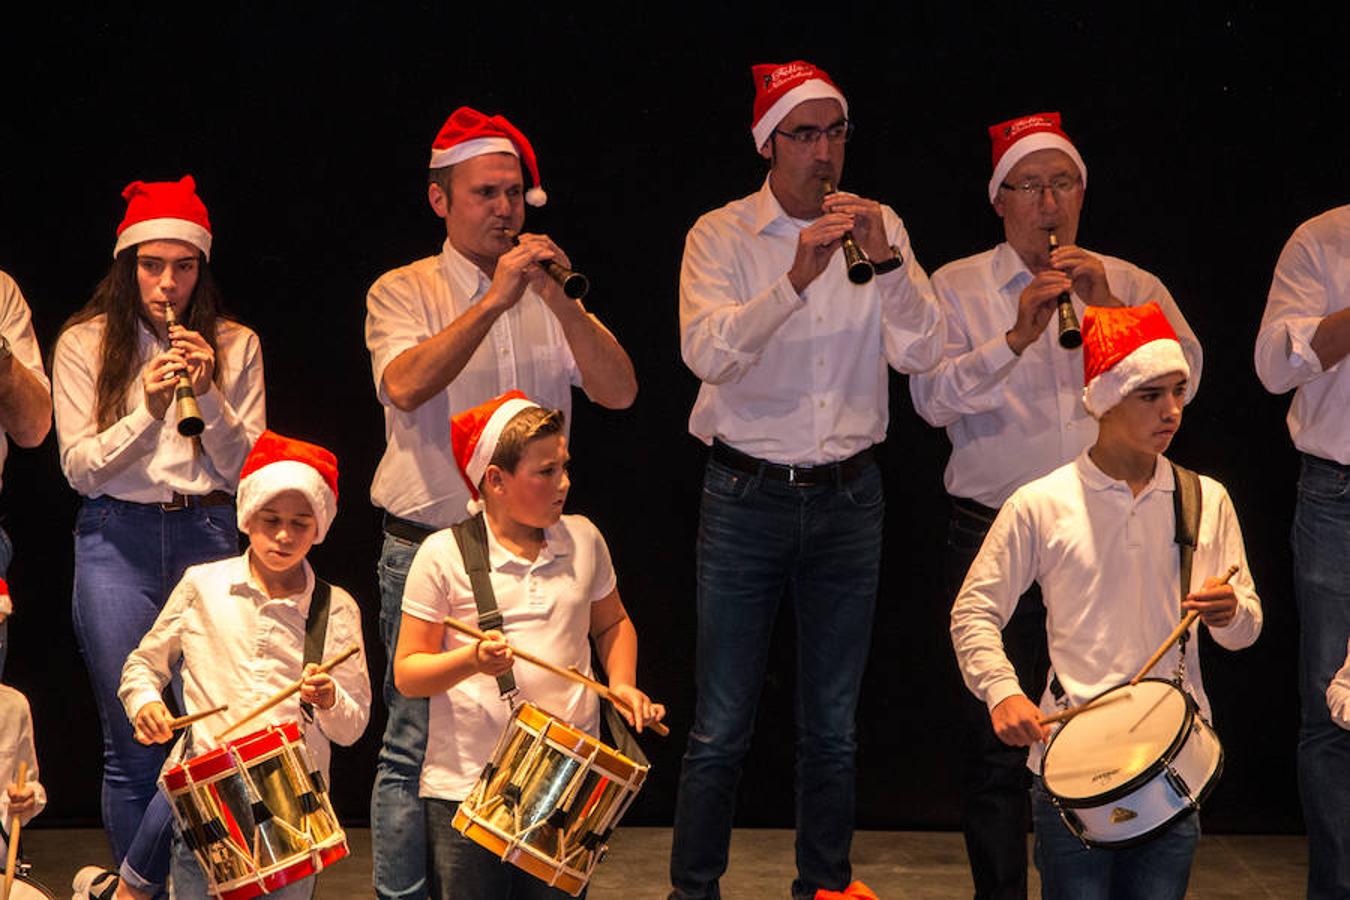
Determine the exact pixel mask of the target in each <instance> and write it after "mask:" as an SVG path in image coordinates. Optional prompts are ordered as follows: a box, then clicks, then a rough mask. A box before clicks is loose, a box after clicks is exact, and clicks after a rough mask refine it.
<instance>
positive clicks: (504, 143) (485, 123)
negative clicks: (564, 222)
mask: <svg viewBox="0 0 1350 900" xmlns="http://www.w3.org/2000/svg"><path fill="white" fill-rule="evenodd" d="M484 153H510V154H511V155H512V156H515V157H517V158H519V159H520V160H521V162H523V163H524V164H525V168H526V169H528V170H529V172H530V180H532V181H533V182H534V187H532V188H530V189H529V190H528V191H526V192H525V202H526V203H528V204H530V205H531V206H543V205H544V204H545V203H547V202H548V194H546V193H544V189H543V187H542V186H541V185H540V183H539V161H538V160H537V159H535V156H534V147H532V146H531V145H530V142H529V140H527V139H526V137H525V135H524V134H522V133H521V131H520V129H519V128H517V127H516V126H514V125H512V124H511V123H510V122H508V121H506V117H505V116H486V115H483V114H482V113H480V112H479V111H478V110H476V109H471V108H469V107H467V106H461V107H460V108H459V109H457V110H455V111H454V112H452V113H451V114H450V118H448V119H446V120H445V124H444V125H442V126H441V130H440V132H439V133H437V135H436V140H434V141H432V142H431V165H430V166H429V168H432V169H439V168H442V167H444V166H452V165H454V164H455V163H459V162H464V160H466V159H473V158H474V157H475V156H482V155H483V154H484Z"/></svg>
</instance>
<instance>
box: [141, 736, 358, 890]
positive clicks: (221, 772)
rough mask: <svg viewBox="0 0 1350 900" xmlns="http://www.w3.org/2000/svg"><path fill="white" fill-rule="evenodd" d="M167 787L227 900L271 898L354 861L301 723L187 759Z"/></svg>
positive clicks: (166, 779) (189, 839)
mask: <svg viewBox="0 0 1350 900" xmlns="http://www.w3.org/2000/svg"><path fill="white" fill-rule="evenodd" d="M160 788H161V789H162V790H163V791H164V793H165V794H166V795H167V796H168V798H169V804H170V805H171V806H172V807H173V812H174V818H175V819H177V821H178V826H179V828H180V829H181V830H182V834H183V840H184V842H185V843H186V844H187V845H188V847H189V848H190V849H191V850H192V852H193V855H194V856H196V857H197V862H198V863H200V864H201V867H202V870H203V871H204V872H205V873H206V877H207V881H208V882H209V884H210V890H211V893H212V895H214V896H218V897H220V898H222V900H249V898H251V897H257V896H259V895H261V894H267V893H271V892H272V891H275V890H279V889H280V888H283V887H285V886H286V885H288V884H292V883H294V882H296V881H299V880H300V879H302V878H308V877H309V876H310V875H314V874H317V873H318V872H319V871H320V870H321V869H323V868H324V867H325V866H328V865H331V864H333V863H335V862H337V861H338V860H339V859H342V858H343V857H344V856H346V855H347V836H346V834H345V833H343V831H342V828H341V826H340V825H338V821H337V816H335V815H334V814H333V807H332V804H331V803H330V802H329V799H328V790H327V785H325V784H324V780H323V776H322V775H321V774H320V773H319V772H317V771H315V769H314V767H313V765H311V764H310V761H309V754H308V753H307V752H306V750H305V743H304V740H303V738H302V737H301V731H300V726H299V725H297V724H296V723H294V722H287V723H285V724H283V725H277V726H270V727H268V728H265V729H263V730H262V731H256V732H254V733H253V734H250V735H246V736H245V737H241V738H239V739H237V740H233V741H230V742H229V743H228V744H226V745H225V746H223V747H217V748H216V749H214V750H209V751H207V752H206V753H203V754H201V755H200V756H196V757H193V758H192V759H189V760H186V761H185V762H183V763H182V764H181V765H177V766H174V767H173V768H172V769H170V770H169V771H168V772H166V773H165V774H164V776H163V777H162V778H161V779H160Z"/></svg>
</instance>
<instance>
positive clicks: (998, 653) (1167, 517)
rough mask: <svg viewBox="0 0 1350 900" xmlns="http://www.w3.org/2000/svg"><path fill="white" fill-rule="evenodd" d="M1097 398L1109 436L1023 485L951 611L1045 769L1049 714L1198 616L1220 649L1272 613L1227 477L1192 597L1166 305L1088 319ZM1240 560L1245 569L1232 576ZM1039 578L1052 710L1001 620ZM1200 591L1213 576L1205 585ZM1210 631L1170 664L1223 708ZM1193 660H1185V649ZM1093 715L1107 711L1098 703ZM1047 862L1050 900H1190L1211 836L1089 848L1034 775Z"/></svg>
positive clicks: (1243, 641) (1016, 738) (1252, 633)
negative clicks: (1023, 674) (1210, 669)
mask: <svg viewBox="0 0 1350 900" xmlns="http://www.w3.org/2000/svg"><path fill="white" fill-rule="evenodd" d="M1083 338H1084V345H1083V354H1084V373H1085V381H1086V386H1085V388H1084V391H1083V402H1084V405H1085V406H1086V407H1087V409H1088V411H1089V412H1090V413H1091V414H1092V415H1093V417H1094V418H1096V419H1097V423H1098V435H1097V440H1096V442H1095V443H1094V444H1093V445H1092V446H1091V447H1090V448H1088V449H1087V450H1086V451H1084V452H1083V453H1082V454H1081V455H1080V456H1079V457H1078V458H1077V459H1076V460H1074V461H1073V462H1071V463H1069V464H1067V465H1065V466H1062V467H1060V468H1058V469H1056V470H1055V471H1053V472H1051V473H1050V474H1049V475H1046V476H1045V477H1043V478H1040V479H1037V480H1036V481H1033V482H1031V483H1029V484H1027V485H1026V486H1024V487H1023V488H1021V489H1019V490H1018V491H1016V492H1015V493H1014V494H1013V495H1012V497H1011V499H1009V500H1008V502H1007V503H1006V504H1005V505H1004V506H1003V508H1002V510H1000V512H999V514H998V517H997V519H995V521H994V524H993V527H992V528H991V529H990V531H989V535H988V537H986V539H985V541H984V544H983V545H982V546H981V548H980V552H979V555H978V556H977V557H976V559H975V562H974V564H973V565H972V566H971V568H970V572H969V574H968V575H967V576H966V580H965V583H964V584H963V585H962V588H961V592H960V594H959V595H958V596H957V599H956V603H955V605H954V606H953V608H952V626H951V631H952V643H953V645H954V647H955V649H956V656H957V661H958V662H959V664H960V667H961V672H962V676H963V677H964V678H965V681H966V685H967V686H968V687H969V688H970V690H971V691H972V692H973V693H974V694H975V695H976V696H978V697H979V698H980V699H982V700H984V701H985V703H986V704H987V705H988V707H989V711H990V716H991V718H992V721H993V726H994V731H995V732H996V733H997V734H998V736H999V738H1000V739H1001V740H1002V741H1004V742H1005V743H1007V744H1010V745H1013V746H1029V747H1030V748H1031V753H1030V756H1029V759H1028V766H1029V767H1030V768H1031V770H1032V772H1033V773H1036V774H1037V775H1038V776H1039V773H1040V767H1041V758H1042V756H1043V754H1044V751H1045V746H1044V742H1045V741H1047V740H1048V739H1049V738H1050V735H1051V729H1050V728H1049V727H1047V726H1046V725H1045V724H1044V723H1043V720H1044V719H1045V717H1047V716H1049V715H1051V714H1053V713H1055V712H1056V711H1057V710H1058V709H1060V708H1066V709H1067V708H1073V707H1078V706H1080V705H1081V704H1083V703H1084V702H1086V701H1088V700H1090V699H1092V698H1093V697H1095V696H1096V695H1098V694H1099V693H1101V692H1103V691H1106V690H1108V689H1110V688H1113V687H1116V686H1118V685H1121V684H1124V683H1125V682H1128V681H1130V679H1131V678H1133V677H1134V676H1135V675H1136V673H1137V672H1138V671H1139V668H1140V666H1142V665H1143V664H1144V663H1145V661H1146V660H1148V659H1149V658H1150V656H1151V655H1152V654H1153V652H1154V650H1155V649H1156V648H1157V647H1158V646H1159V645H1160V644H1161V643H1163V642H1164V641H1165V639H1167V638H1168V636H1169V634H1170V633H1171V632H1172V631H1173V630H1174V629H1175V628H1176V626H1177V624H1178V622H1179V621H1180V620H1181V618H1182V617H1183V616H1184V615H1185V614H1186V613H1187V612H1189V611H1191V610H1195V611H1198V612H1199V615H1200V619H1201V620H1202V621H1204V623H1205V625H1206V627H1207V628H1208V629H1209V632H1210V634H1211V636H1212V637H1213V638H1214V640H1215V642H1216V643H1218V644H1219V645H1220V646H1222V647H1225V648H1227V649H1229V650H1237V649H1240V648H1242V647H1246V646H1248V645H1250V644H1251V643H1252V642H1253V641H1255V640H1256V637H1257V635H1258V634H1259V633H1260V630H1261V607H1260V603H1259V600H1258V598H1257V595H1256V589H1255V587H1254V586H1253V584H1252V579H1251V573H1250V571H1249V570H1248V567H1247V559H1246V551H1245V549H1244V548H1243V543H1242V533H1241V531H1240V530H1239V528H1238V522H1237V516H1236V515H1235V513H1234V512H1233V507H1232V503H1231V501H1230V500H1229V498H1228V494H1227V492H1226V491H1225V490H1224V487H1223V485H1221V484H1219V483H1218V482H1217V481H1215V480H1213V479H1211V478H1207V477H1204V476H1201V477H1200V478H1199V485H1200V520H1199V534H1198V537H1197V540H1196V545H1195V548H1194V555H1193V559H1192V569H1191V571H1192V577H1191V581H1190V583H1189V584H1188V585H1187V586H1186V588H1187V591H1188V593H1187V594H1186V599H1185V600H1184V602H1180V601H1179V599H1178V598H1179V597H1180V596H1181V590H1180V580H1179V579H1180V571H1181V563H1180V553H1179V551H1178V547H1179V546H1180V545H1179V544H1178V543H1177V542H1176V539H1177V536H1178V533H1179V532H1178V529H1177V523H1176V516H1175V514H1174V508H1175V507H1174V492H1175V491H1177V490H1179V489H1180V487H1181V485H1180V484H1178V482H1177V478H1178V477H1182V478H1189V477H1190V476H1189V473H1185V472H1182V473H1176V472H1174V469H1173V466H1172V465H1171V464H1169V463H1168V461H1167V459H1166V458H1165V457H1164V456H1163V455H1162V454H1163V452H1164V451H1165V450H1166V449H1167V447H1168V445H1169V444H1170V443H1171V441H1172V437H1173V436H1174V435H1175V434H1176V431H1177V428H1178V427H1179V426H1180V424H1181V413H1182V405H1183V403H1184V402H1185V398H1186V382H1187V378H1188V375H1189V367H1188V365H1187V362H1186V358H1185V356H1184V355H1183V354H1182V352H1181V345H1180V344H1179V343H1178V341H1177V338H1176V333H1175V332H1174V331H1173V330H1172V327H1171V326H1170V325H1169V324H1168V323H1167V320H1166V319H1165V318H1164V317H1163V314H1162V312H1161V311H1160V310H1159V308H1158V306H1157V305H1156V304H1153V303H1148V304H1145V305H1143V306H1139V307H1122V308H1114V307H1111V308H1108V307H1089V308H1088V310H1087V313H1086V315H1085V316H1084V317H1083ZM1230 564H1236V565H1237V566H1238V571H1237V572H1236V574H1235V575H1234V576H1233V577H1232V579H1231V581H1229V582H1227V583H1222V580H1223V576H1224V575H1225V573H1226V571H1227V570H1228V568H1229V566H1230ZM1033 581H1036V582H1038V583H1039V584H1040V587H1041V591H1042V593H1043V595H1044V598H1045V606H1046V610H1047V618H1046V630H1047V637H1048V641H1049V648H1050V660H1051V667H1052V676H1053V677H1052V678H1051V679H1050V683H1049V685H1047V687H1046V689H1045V691H1044V692H1043V694H1042V696H1041V698H1040V706H1039V707H1038V706H1037V705H1036V703H1034V702H1032V701H1031V700H1030V699H1029V698H1028V697H1027V696H1026V695H1025V694H1023V693H1022V691H1021V688H1020V687H1019V686H1018V681H1017V675H1016V673H1015V672H1014V671H1013V668H1012V666H1011V665H1010V664H1009V662H1008V660H1007V657H1006V656H1005V655H1004V652H1003V645H1002V640H1001V636H1000V630H1001V629H1002V627H1003V625H1004V623H1006V622H1007V621H1008V619H1009V617H1010V616H1011V615H1012V612H1013V610H1014V608H1015V607H1016V604H1017V598H1018V597H1019V596H1020V595H1021V594H1022V592H1023V591H1025V590H1026V589H1027V588H1028V587H1029V586H1030V585H1031V583H1032V582H1033ZM1195 585H1202V586H1201V587H1199V588H1195ZM1197 643H1198V642H1197V641H1195V640H1189V641H1185V642H1184V643H1183V644H1181V645H1179V646H1180V647H1181V649H1178V648H1177V647H1172V648H1170V649H1168V651H1167V652H1166V653H1165V654H1164V655H1163V657H1162V659H1161V661H1160V662H1159V663H1158V664H1157V667H1156V674H1157V675H1159V676H1161V677H1168V676H1171V675H1172V674H1173V673H1179V674H1181V675H1182V677H1183V682H1182V686H1183V687H1184V689H1185V690H1186V692H1187V693H1189V694H1190V695H1191V696H1192V697H1193V698H1194V699H1195V701H1196V702H1197V703H1198V705H1199V709H1200V712H1201V714H1202V715H1204V716H1205V718H1206V719H1208V718H1209V715H1210V712H1209V701H1208V698H1207V697H1206V696H1205V690H1204V684H1203V682H1202V680H1201V677H1200V658H1199V652H1198V648H1197ZM1183 656H1184V659H1183V658H1182V657H1183ZM1088 715H1092V713H1091V712H1089V713H1088ZM1032 805H1033V814H1034V819H1035V831H1036V847H1035V859H1036V866H1037V868H1038V869H1039V870H1040V873H1041V893H1042V897H1046V898H1061V897H1064V898H1081V897H1100V898H1125V897H1140V898H1144V897H1147V898H1149V900H1164V898H1169V897H1175V898H1181V897H1183V896H1184V895H1185V892H1186V884H1187V881H1188V879H1189V877H1190V868H1191V860H1192V858H1193V857H1194V853H1195V844H1196V841H1197V840H1198V838H1199V824H1198V822H1197V821H1196V819H1197V817H1196V816H1195V815H1187V816H1185V817H1183V818H1181V819H1179V820H1178V821H1177V822H1175V823H1174V824H1173V825H1172V826H1171V828H1169V829H1167V830H1166V831H1164V832H1162V833H1161V834H1160V835H1159V836H1156V837H1154V838H1152V839H1150V840H1147V841H1145V842H1143V843H1141V844H1139V845H1138V846H1134V847H1131V848H1129V849H1121V850H1115V849H1102V848H1099V847H1093V848H1089V847H1087V846H1086V845H1085V844H1083V843H1082V842H1081V841H1080V840H1079V839H1078V837H1077V836H1075V835H1074V834H1073V833H1072V832H1071V831H1070V830H1069V828H1068V827H1067V826H1066V825H1065V824H1064V822H1063V821H1062V820H1061V819H1060V816H1059V814H1058V813H1057V811H1056V809H1055V807H1054V806H1053V804H1052V802H1051V800H1050V798H1049V796H1048V795H1047V793H1046V791H1045V787H1044V786H1043V785H1042V783H1041V779H1040V778H1039V777H1036V778H1034V779H1033V785H1032Z"/></svg>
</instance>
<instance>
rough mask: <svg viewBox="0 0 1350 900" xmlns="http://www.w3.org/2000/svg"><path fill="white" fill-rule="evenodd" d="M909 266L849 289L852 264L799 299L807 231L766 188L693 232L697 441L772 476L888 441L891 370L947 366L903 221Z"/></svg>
mask: <svg viewBox="0 0 1350 900" xmlns="http://www.w3.org/2000/svg"><path fill="white" fill-rule="evenodd" d="M881 211H882V219H883V221H884V223H885V227H886V236H887V241H888V242H889V243H890V244H893V245H895V246H896V247H897V248H899V250H900V253H901V255H902V256H903V257H904V265H902V266H901V267H900V268H899V269H897V270H895V271H894V272H890V273H887V274H885V275H878V276H876V277H875V278H873V279H872V281H871V282H869V283H868V284H865V285H855V284H852V283H851V282H849V280H848V278H847V276H846V274H845V266H844V262H843V256H842V253H840V254H836V256H835V258H834V259H831V260H830V264H829V265H828V266H826V268H825V271H823V272H822V273H821V274H820V275H818V276H817V277H816V279H815V280H814V281H812V282H811V283H810V284H809V285H808V286H807V287H806V290H805V291H803V292H802V295H801V296H798V294H797V292H796V291H795V290H793V288H792V284H791V283H790V282H789V281H788V277H787V273H788V270H789V269H790V268H791V267H792V261H793V258H794V256H795V254H796V251H797V235H798V234H799V233H800V232H801V230H802V228H803V227H804V226H803V224H802V223H801V222H799V221H797V220H794V219H793V218H791V217H790V216H788V214H787V213H786V212H784V211H783V207H782V206H781V205H780V204H779V203H778V199H777V198H776V197H774V195H773V191H772V190H771V189H770V188H769V182H768V180H767V179H766V180H765V182H764V186H763V187H761V188H760V190H759V191H758V192H757V193H754V194H751V195H750V196H748V197H744V198H742V199H740V200H736V201H733V202H731V203H729V204H727V205H726V206H724V207H722V208H721V209H717V210H714V211H712V212H710V213H707V214H706V215H704V216H703V217H702V218H700V219H699V220H698V222H696V223H695V224H694V227H693V228H692V229H691V230H690V231H689V236H688V239H687V240H686V242H685V248H684V264H683V267H682V269H681V271H680V351H681V353H682V354H683V356H684V362H685V365H687V366H688V367H689V368H690V370H692V371H693V373H694V374H695V375H697V376H698V377H699V379H700V380H702V382H703V385H702V387H701V388H699V392H698V399H697V400H695V402H694V409H693V413H692V414H691V415H690V417H689V431H690V433H692V434H693V435H695V436H696V437H698V438H699V439H700V440H702V441H703V442H704V443H705V444H710V443H712V441H713V438H718V439H720V440H722V441H724V442H725V443H727V444H730V445H731V446H733V447H735V448H736V449H737V450H740V451H741V452H743V453H748V454H750V455H751V456H755V457H758V458H760V459H765V460H769V461H771V462H775V463H785V464H804V465H811V464H820V463H829V462H837V461H839V460H842V459H847V458H848V457H850V456H853V455H854V454H856V453H858V452H860V451H862V450H864V449H866V448H867V447H870V446H871V445H873V444H875V443H877V442H879V441H881V440H882V439H883V438H885V436H886V425H887V421H888V400H889V395H888V393H887V385H886V365H887V363H890V365H891V366H893V367H894V368H896V369H897V370H899V371H901V372H907V373H908V372H921V371H923V370H924V369H927V368H929V367H930V366H932V365H934V364H935V363H936V362H937V361H938V359H939V358H940V357H941V354H942V344H943V325H942V312H941V309H940V307H939V305H938V303H937V299H936V298H935V297H934V296H933V291H932V288H931V287H930V286H929V284H928V276H927V275H926V274H924V271H923V268H922V267H921V266H920V265H919V264H918V262H917V261H916V260H915V259H914V251H913V248H912V247H911V246H910V242H909V235H908V234H906V232H905V227H904V225H903V224H902V223H901V221H900V219H899V217H898V216H896V214H895V212H894V211H893V210H892V209H891V208H890V207H887V206H883V207H882V210H881Z"/></svg>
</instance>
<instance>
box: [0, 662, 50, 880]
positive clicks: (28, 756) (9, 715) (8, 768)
mask: <svg viewBox="0 0 1350 900" xmlns="http://www.w3.org/2000/svg"><path fill="white" fill-rule="evenodd" d="M20 762H26V763H28V776H27V778H28V780H27V781H26V782H25V784H26V785H28V786H29V787H31V788H32V789H33V799H34V800H35V801H37V805H36V806H35V807H34V808H33V811H32V812H30V813H28V814H26V815H25V816H24V817H23V824H25V825H27V824H28V823H29V822H31V821H32V819H33V817H34V816H36V815H37V814H38V813H40V812H42V808H43V807H44V806H46V805H47V789H46V788H44V787H43V786H42V782H41V781H40V780H38V763H37V753H36V752H35V750H34V749H33V716H32V714H31V712H30V711H29V709H28V698H26V697H24V695H23V694H21V693H19V692H18V691H16V690H14V688H12V687H10V686H9V685H7V684H0V823H3V825H4V828H5V831H6V832H8V831H9V826H10V822H11V818H10V814H9V791H8V790H6V789H7V788H8V787H9V785H10V784H11V783H12V782H13V781H14V777H15V776H16V775H18V773H19V763H20ZM8 849H9V846H8V845H7V844H6V843H5V839H4V838H3V837H0V868H4V858H5V857H4V854H5V852H6V851H7V850H8Z"/></svg>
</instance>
